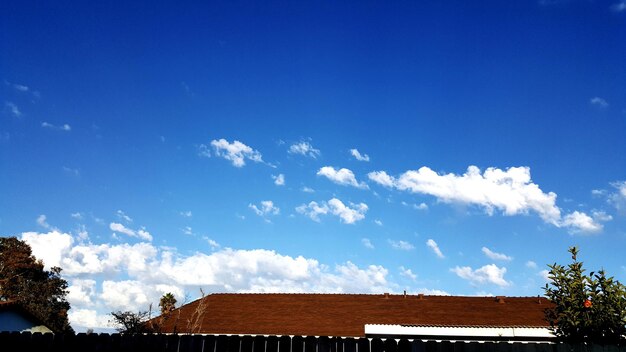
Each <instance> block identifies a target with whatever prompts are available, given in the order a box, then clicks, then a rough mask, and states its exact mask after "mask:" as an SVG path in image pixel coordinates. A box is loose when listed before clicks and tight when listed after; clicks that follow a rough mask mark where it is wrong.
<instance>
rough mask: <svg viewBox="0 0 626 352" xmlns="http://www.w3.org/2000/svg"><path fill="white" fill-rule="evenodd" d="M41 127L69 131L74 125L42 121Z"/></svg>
mask: <svg viewBox="0 0 626 352" xmlns="http://www.w3.org/2000/svg"><path fill="white" fill-rule="evenodd" d="M41 127H43V128H48V129H51V130H57V131H65V132H69V131H71V130H72V127H71V126H70V125H68V124H63V125H58V126H57V125H53V124H51V123H48V122H42V123H41Z"/></svg>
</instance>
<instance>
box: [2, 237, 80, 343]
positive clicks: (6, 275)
mask: <svg viewBox="0 0 626 352" xmlns="http://www.w3.org/2000/svg"><path fill="white" fill-rule="evenodd" d="M67 293H68V291H67V281H65V280H64V279H62V278H61V268H59V267H52V268H50V270H49V271H48V270H44V264H43V262H42V261H41V260H37V259H36V258H35V257H34V256H33V254H32V250H31V248H30V246H29V245H28V244H27V243H26V242H24V241H21V240H18V239H17V238H15V237H3V238H0V300H2V301H15V302H17V303H19V304H21V305H22V306H23V307H24V308H25V309H27V310H28V311H29V312H31V313H32V314H33V315H36V316H37V317H38V318H40V319H41V320H42V321H43V322H44V323H45V324H46V325H47V326H48V327H49V328H50V329H52V330H53V331H57V332H73V330H72V327H71V326H70V325H69V321H68V319H67V311H68V310H69V309H70V304H69V303H68V302H67V300H66V299H65V296H66V295H67Z"/></svg>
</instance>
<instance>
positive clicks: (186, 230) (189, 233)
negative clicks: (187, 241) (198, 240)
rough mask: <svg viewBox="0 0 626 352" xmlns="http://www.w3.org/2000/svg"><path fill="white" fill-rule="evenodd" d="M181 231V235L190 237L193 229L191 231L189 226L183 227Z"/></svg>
mask: <svg viewBox="0 0 626 352" xmlns="http://www.w3.org/2000/svg"><path fill="white" fill-rule="evenodd" d="M182 231H183V233H184V234H185V235H188V236H192V235H193V229H192V228H191V227H190V226H185V227H184V228H183V229H182Z"/></svg>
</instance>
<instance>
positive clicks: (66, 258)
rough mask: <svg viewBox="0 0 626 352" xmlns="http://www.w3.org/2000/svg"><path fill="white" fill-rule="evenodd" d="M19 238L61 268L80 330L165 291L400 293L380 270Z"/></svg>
mask: <svg viewBox="0 0 626 352" xmlns="http://www.w3.org/2000/svg"><path fill="white" fill-rule="evenodd" d="M22 239H23V240H25V241H26V242H27V243H28V244H29V245H30V246H31V247H32V250H33V254H34V255H35V256H36V257H37V258H40V259H42V260H43V261H44V263H45V264H46V267H48V268H49V267H50V266H52V265H57V266H60V267H61V268H63V271H62V275H63V277H64V278H66V279H67V280H68V283H69V284H70V286H69V292H70V293H69V295H68V300H69V301H70V304H71V306H72V309H71V310H70V312H69V317H70V322H71V323H72V324H74V325H78V326H82V327H106V325H102V324H103V322H106V321H107V319H101V318H102V317H105V316H106V315H108V313H109V312H111V311H112V310H118V309H119V310H131V311H137V310H145V309H147V306H148V304H150V303H154V304H156V303H157V302H158V300H159V297H160V296H161V295H163V294H164V293H166V292H173V293H174V295H175V296H176V297H177V299H179V300H181V301H182V299H183V296H184V292H197V288H198V287H203V288H204V289H205V290H206V292H320V293H382V292H393V291H394V288H396V287H397V285H396V284H394V283H392V282H389V281H388V279H387V277H388V274H389V273H388V270H387V269H386V268H384V267H383V266H380V265H368V266H363V267H359V266H357V265H355V264H354V263H351V262H345V263H341V264H337V265H335V266H328V265H324V264H321V263H319V262H318V261H317V260H315V259H312V258H305V257H302V256H297V257H292V256H287V255H281V254H279V253H277V252H275V251H271V250H263V249H252V250H235V249H230V248H223V249H219V250H217V251H215V252H212V253H210V254H206V253H202V252H196V253H194V254H192V255H189V256H184V255H181V254H179V253H178V252H176V250H175V249H172V248H167V247H155V246H153V245H152V244H150V243H147V242H142V243H137V244H133V245H130V244H126V243H123V244H114V245H113V244H92V243H79V242H78V241H76V240H75V238H74V237H73V236H72V235H71V234H69V233H62V232H59V231H51V232H49V233H35V232H29V233H23V234H22ZM215 245H216V247H217V244H216V243H215ZM198 268H202V270H198ZM87 277H88V278H87Z"/></svg>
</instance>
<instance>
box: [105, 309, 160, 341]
mask: <svg viewBox="0 0 626 352" xmlns="http://www.w3.org/2000/svg"><path fill="white" fill-rule="evenodd" d="M111 316H113V320H112V321H111V323H113V324H115V325H117V328H116V329H117V331H119V332H121V333H124V334H131V335H132V334H144V333H152V332H154V330H153V329H152V328H151V325H150V324H146V322H147V321H148V319H149V317H150V313H149V312H148V311H139V312H137V313H134V312H131V311H125V312H122V311H117V312H111Z"/></svg>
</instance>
